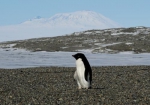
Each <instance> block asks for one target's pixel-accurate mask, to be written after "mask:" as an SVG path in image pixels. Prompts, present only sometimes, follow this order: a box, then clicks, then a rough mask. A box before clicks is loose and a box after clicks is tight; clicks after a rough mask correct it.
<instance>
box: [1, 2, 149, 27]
mask: <svg viewBox="0 0 150 105" xmlns="http://www.w3.org/2000/svg"><path fill="white" fill-rule="evenodd" d="M82 10H88V11H95V12H98V13H100V14H102V15H104V16H105V17H108V18H109V19H111V20H113V21H115V22H117V23H119V24H120V25H121V26H123V27H134V26H146V27H150V0H0V26H6V25H14V24H19V23H22V22H24V21H26V20H29V19H32V18H34V17H36V16H41V17H43V18H49V17H51V16H53V15H55V14H57V13H67V12H75V11H82Z"/></svg>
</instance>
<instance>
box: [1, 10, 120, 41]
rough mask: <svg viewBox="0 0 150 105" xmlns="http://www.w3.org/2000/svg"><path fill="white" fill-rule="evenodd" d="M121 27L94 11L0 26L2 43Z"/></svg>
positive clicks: (61, 14)
mask: <svg viewBox="0 0 150 105" xmlns="http://www.w3.org/2000/svg"><path fill="white" fill-rule="evenodd" d="M117 27H120V26H119V25H118V24H117V23H116V22H114V21H112V20H110V19H108V18H107V17H104V16H103V15H101V14H99V13H96V12H93V11H77V12H72V13H60V14H56V15H54V16H52V17H50V18H41V17H39V16H37V17H35V18H33V19H30V20H28V21H25V22H23V23H21V24H17V25H9V26H0V42H2V41H11V40H23V39H29V38H39V37H52V36H59V35H66V34H71V33H73V32H80V31H85V30H90V29H106V28H117Z"/></svg>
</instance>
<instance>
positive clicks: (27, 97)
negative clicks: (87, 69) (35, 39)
mask: <svg viewBox="0 0 150 105" xmlns="http://www.w3.org/2000/svg"><path fill="white" fill-rule="evenodd" d="M92 70H93V84H92V89H88V90H86V89H81V90H78V89H77V83H76V81H74V79H73V74H74V71H75V68H74V67H73V68H69V67H39V68H22V69H0V103H1V105H58V104H59V105H148V104H149V103H150V66H106V67H92Z"/></svg>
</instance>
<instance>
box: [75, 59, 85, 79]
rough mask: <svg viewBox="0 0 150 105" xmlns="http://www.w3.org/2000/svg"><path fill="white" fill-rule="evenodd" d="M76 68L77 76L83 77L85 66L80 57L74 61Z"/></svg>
mask: <svg viewBox="0 0 150 105" xmlns="http://www.w3.org/2000/svg"><path fill="white" fill-rule="evenodd" d="M76 69H77V74H78V76H79V78H84V72H85V67H84V64H83V62H82V59H78V60H77V61H76Z"/></svg>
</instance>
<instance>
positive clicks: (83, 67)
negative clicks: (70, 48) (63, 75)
mask: <svg viewBox="0 0 150 105" xmlns="http://www.w3.org/2000/svg"><path fill="white" fill-rule="evenodd" d="M72 56H73V57H74V58H75V59H76V71H75V73H74V79H75V80H76V81H77V84H78V89H82V88H86V89H90V88H91V85H92V69H91V66H90V64H89V62H88V60H87V58H86V57H85V55H84V54H82V53H77V54H75V55H72Z"/></svg>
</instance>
